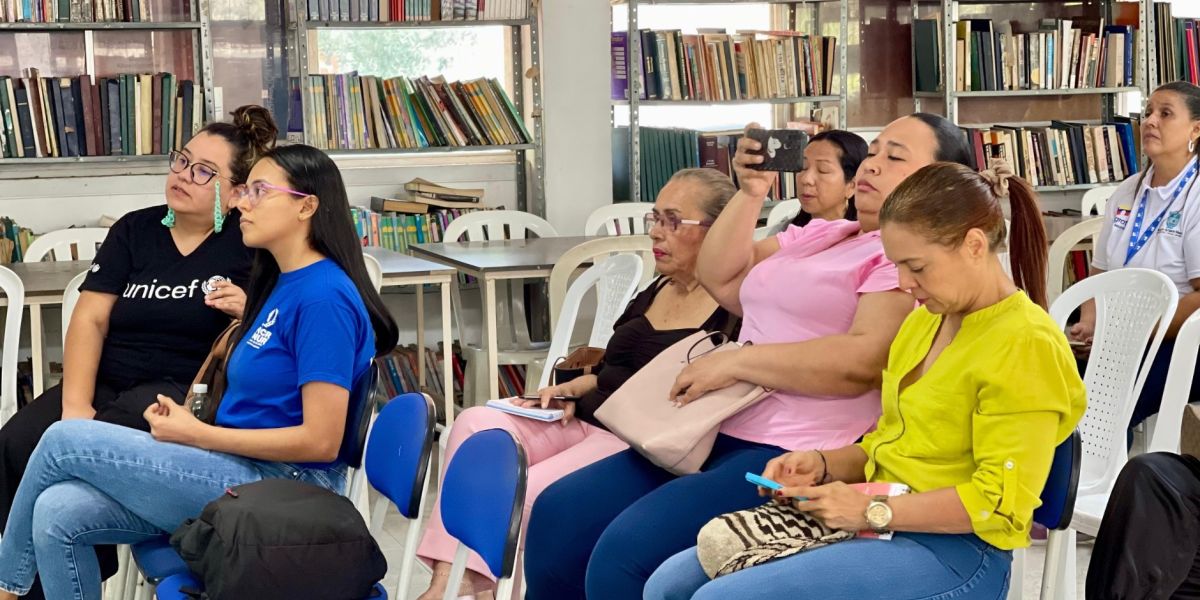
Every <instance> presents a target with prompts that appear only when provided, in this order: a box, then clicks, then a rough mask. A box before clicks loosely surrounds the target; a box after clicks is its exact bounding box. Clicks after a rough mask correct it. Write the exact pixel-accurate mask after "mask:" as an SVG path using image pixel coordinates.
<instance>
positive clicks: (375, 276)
mask: <svg viewBox="0 0 1200 600" xmlns="http://www.w3.org/2000/svg"><path fill="white" fill-rule="evenodd" d="M363 261H364V262H366V264H367V277H370V278H371V285H374V286H375V291H376V292H378V291H379V290H380V288H382V287H383V265H381V264H379V259H378V258H375V257H374V256H371V255H370V254H367V253H365V252H364V253H363Z"/></svg>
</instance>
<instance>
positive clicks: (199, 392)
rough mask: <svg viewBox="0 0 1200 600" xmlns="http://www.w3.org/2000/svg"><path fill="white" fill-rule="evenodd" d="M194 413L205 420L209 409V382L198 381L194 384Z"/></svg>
mask: <svg viewBox="0 0 1200 600" xmlns="http://www.w3.org/2000/svg"><path fill="white" fill-rule="evenodd" d="M191 409H192V414H193V415H195V417H196V418H197V419H200V420H204V413H205V412H207V410H208V384H204V383H197V384H195V385H193V386H192V406H191Z"/></svg>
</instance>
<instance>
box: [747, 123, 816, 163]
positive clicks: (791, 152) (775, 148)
mask: <svg viewBox="0 0 1200 600" xmlns="http://www.w3.org/2000/svg"><path fill="white" fill-rule="evenodd" d="M746 135H748V136H750V137H751V138H752V139H754V140H755V141H757V142H758V143H760V144H762V145H763V147H762V149H761V150H759V152H758V154H760V155H762V156H763V157H764V158H765V160H764V161H763V162H762V163H761V164H757V165H751V168H753V169H755V170H758V171H783V172H789V173H796V172H799V171H802V170H804V148H805V147H806V146H808V134H807V133H805V132H803V131H798V130H795V129H770V130H767V129H751V130H749V131H747V132H746Z"/></svg>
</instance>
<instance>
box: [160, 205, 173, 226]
mask: <svg viewBox="0 0 1200 600" xmlns="http://www.w3.org/2000/svg"><path fill="white" fill-rule="evenodd" d="M162 224H163V225H166V226H167V229H172V228H174V227H175V209H173V208H167V216H165V217H163V220H162Z"/></svg>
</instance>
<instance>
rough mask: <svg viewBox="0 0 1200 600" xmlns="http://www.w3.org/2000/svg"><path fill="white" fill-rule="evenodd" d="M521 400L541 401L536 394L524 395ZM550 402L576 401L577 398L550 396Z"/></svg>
mask: <svg viewBox="0 0 1200 600" xmlns="http://www.w3.org/2000/svg"><path fill="white" fill-rule="evenodd" d="M521 399H522V400H541V399H542V397H541V396H539V395H537V394H524V395H522V396H521ZM551 399H552V400H578V399H579V396H551Z"/></svg>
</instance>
